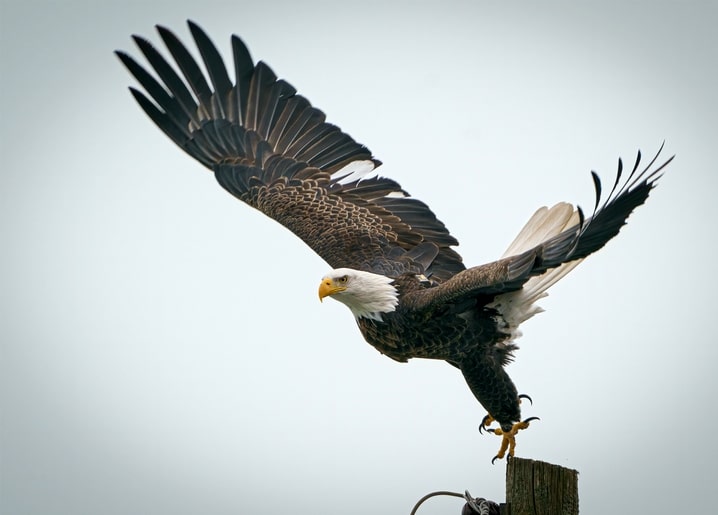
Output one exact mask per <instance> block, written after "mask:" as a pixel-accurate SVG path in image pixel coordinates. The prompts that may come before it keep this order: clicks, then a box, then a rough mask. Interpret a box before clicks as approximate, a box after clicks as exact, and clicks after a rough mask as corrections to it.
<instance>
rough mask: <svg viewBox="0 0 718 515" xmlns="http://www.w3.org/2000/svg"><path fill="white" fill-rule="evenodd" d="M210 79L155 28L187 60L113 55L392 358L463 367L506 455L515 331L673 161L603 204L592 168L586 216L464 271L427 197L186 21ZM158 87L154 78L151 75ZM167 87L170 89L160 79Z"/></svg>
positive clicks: (534, 234)
mask: <svg viewBox="0 0 718 515" xmlns="http://www.w3.org/2000/svg"><path fill="white" fill-rule="evenodd" d="M188 24H189V29H190V32H191V34H192V37H193V39H194V42H195V44H196V45H197V48H198V49H199V55H200V56H201V60H202V62H203V64H204V67H205V69H206V72H207V75H208V77H209V82H208V81H207V78H206V76H205V74H204V72H203V71H202V70H201V69H200V66H199V64H198V63H197V62H196V61H195V59H193V58H192V56H191V55H190V52H189V51H188V50H187V48H186V47H185V46H184V45H183V44H182V43H181V41H180V40H179V39H178V38H177V37H176V36H175V35H174V34H173V33H172V32H170V31H169V30H168V29H166V28H164V27H161V26H158V27H157V30H158V32H159V36H160V38H161V39H162V41H163V42H164V43H165V45H166V47H167V49H168V50H169V53H170V54H171V56H172V58H173V60H174V62H175V64H176V66H173V65H171V64H170V63H169V62H168V61H167V60H166V59H165V58H164V57H163V56H162V55H161V54H160V53H159V52H158V51H157V50H156V49H155V48H154V47H153V46H152V45H151V44H150V43H149V42H148V41H147V40H146V39H144V38H142V37H139V36H134V37H133V39H134V41H135V43H136V44H137V46H138V47H139V50H140V52H141V53H142V54H143V55H144V57H145V58H146V60H147V62H148V63H149V65H150V67H151V68H152V69H153V70H154V75H152V74H150V73H149V72H148V71H147V70H146V69H145V68H143V67H142V66H141V65H140V64H138V62H137V61H136V60H135V59H133V58H132V57H130V56H129V55H128V54H127V53H125V52H122V51H117V55H118V56H119V58H120V60H121V61H122V63H124V65H125V66H126V67H127V68H128V70H129V71H130V73H131V74H132V75H133V76H134V77H135V79H136V80H137V81H138V82H139V84H140V85H141V86H142V87H143V88H144V90H145V93H143V92H141V91H139V90H138V89H135V88H130V91H131V93H132V95H133V96H134V98H135V100H136V101H137V102H138V103H139V105H140V107H141V108H142V109H143V110H144V111H145V113H147V115H148V116H149V117H150V118H151V119H152V121H153V122H154V123H155V124H157V126H158V127H159V128H160V129H162V131H164V132H165V134H166V135H167V136H169V138H170V139H171V140H172V141H174V142H175V143H176V144H177V145H178V146H179V147H180V148H182V149H183V150H184V151H185V152H187V153H188V154H189V155H190V156H192V157H193V158H195V159H196V160H198V161H199V162H200V163H202V164H203V165H204V166H205V167H207V168H209V169H210V170H212V171H213V172H214V176H215V178H216V179H217V181H218V182H219V184H220V185H221V186H222V187H223V188H224V189H225V190H227V191H228V192H229V193H231V194H232V195H234V196H235V197H237V198H238V199H240V200H242V201H243V202H245V203H247V204H249V205H250V206H252V207H254V208H256V209H258V210H260V211H262V212H263V213H264V214H266V215H267V216H270V217H271V218H273V219H275V220H276V221H277V222H279V223H280V224H282V225H284V226H285V227H287V228H288V229H289V230H290V231H292V232H294V233H295V234H296V235H297V236H299V237H300V238H301V239H302V240H304V242H306V243H307V245H309V246H310V247H311V248H312V249H313V250H314V251H315V252H317V253H318V254H319V255H320V256H321V257H322V258H323V259H324V260H325V261H326V262H327V263H328V264H329V265H330V266H331V267H332V268H333V270H332V271H330V272H329V273H328V274H327V275H326V276H325V277H324V278H322V280H321V282H320V286H319V297H320V299H323V298H326V297H330V298H333V299H336V300H338V301H340V302H342V303H344V304H345V305H346V306H348V308H349V309H350V310H351V312H352V313H353V315H354V317H355V319H356V322H357V324H358V326H359V329H360V330H361V333H362V335H363V336H364V338H365V339H366V341H367V342H369V343H370V344H371V345H372V346H374V348H376V349H377V350H378V351H379V352H381V353H382V354H385V355H387V356H389V357H390V358H393V359H395V360H397V361H400V362H406V361H408V360H409V359H410V358H426V359H437V360H444V361H447V362H448V363H450V364H451V365H453V366H454V367H456V368H457V369H459V370H460V371H461V373H462V374H463V376H464V378H465V379H466V382H467V384H468V386H469V388H470V390H471V392H472V393H473V394H474V396H475V397H476V398H477V399H478V401H479V402H480V403H481V404H482V405H483V407H484V408H485V409H486V410H487V412H488V415H487V417H485V418H484V421H483V423H482V425H483V424H485V425H487V426H488V423H489V422H491V421H492V420H495V421H496V422H497V423H498V424H499V426H500V429H499V428H497V429H496V432H499V433H503V434H504V442H503V444H502V450H501V451H500V452H499V454H498V455H497V456H498V457H502V456H503V454H504V452H505V451H506V446H507V445H509V446H511V448H510V449H509V455H511V454H512V453H513V435H515V433H516V431H518V430H519V429H521V428H523V427H525V426H526V424H527V421H524V422H521V410H520V400H521V396H520V395H518V393H517V390H516V387H515V386H514V383H513V382H512V381H511V379H510V378H509V376H508V374H507V373H506V371H505V370H504V367H505V365H506V364H507V363H508V362H509V361H510V360H511V359H512V357H513V353H514V351H515V350H516V348H517V347H516V345H515V343H514V341H515V339H516V338H517V337H518V336H519V335H520V333H519V330H518V328H519V325H520V324H521V323H522V322H524V321H525V320H527V319H528V318H530V317H531V316H533V315H534V314H536V313H538V312H539V311H540V308H539V307H538V306H537V305H536V302H537V301H538V300H539V299H540V298H542V297H544V296H545V295H547V293H546V291H547V289H548V288H549V287H550V286H551V285H553V284H554V283H556V281H558V280H559V279H561V278H562V277H563V276H564V275H566V274H567V273H568V272H569V271H570V270H572V269H573V268H574V267H575V266H576V265H577V264H578V263H580V262H581V260H583V259H584V258H585V257H586V256H588V255H589V254H591V253H593V252H595V251H597V250H599V249H600V248H601V247H603V246H604V245H605V244H606V242H608V240H610V239H611V238H613V237H614V236H615V235H616V234H618V231H619V230H620V228H621V226H623V225H624V224H625V223H626V219H627V218H628V216H629V215H630V214H631V212H632V211H633V210H634V208H636V207H637V206H639V205H641V204H643V203H644V202H645V200H646V199H647V197H648V194H649V192H650V191H651V189H652V188H653V186H654V185H655V183H656V180H657V179H658V178H659V176H660V175H661V170H662V169H663V168H664V167H665V166H666V165H667V164H668V163H669V162H670V161H671V159H672V158H670V159H668V160H666V161H665V162H663V163H660V162H659V161H658V157H659V155H660V152H661V150H659V151H658V153H657V154H656V156H655V157H654V158H653V159H652V160H651V161H650V162H649V163H648V165H647V166H641V165H640V162H641V154H640V152H639V153H638V157H637V159H636V161H635V165H634V166H633V168H632V169H631V170H630V172H628V173H627V174H625V175H626V176H625V178H624V174H623V167H622V164H621V161H620V160H619V167H618V173H617V176H616V180H615V182H614V184H613V187H612V188H611V191H610V193H609V194H608V196H607V198H606V200H605V201H603V202H602V201H601V200H602V194H601V189H602V188H601V182H600V180H599V178H598V176H597V175H596V174H595V173H593V172H592V174H593V182H594V187H595V190H596V203H595V206H594V208H593V211H592V213H591V214H590V216H584V213H583V212H582V211H581V210H580V209H578V208H574V207H573V206H572V205H571V204H567V203H559V204H557V205H555V206H553V207H551V208H547V207H542V208H540V209H538V210H537V211H536V212H535V214H534V215H533V216H532V217H531V218H530V219H529V221H528V222H527V223H526V225H525V226H524V228H523V229H522V230H521V231H520V232H519V234H518V236H517V237H516V239H515V240H514V241H513V243H512V244H511V245H510V246H509V248H508V249H507V251H506V253H505V254H504V255H503V256H502V257H501V258H500V259H498V260H497V261H494V262H492V263H488V264H484V265H480V266H475V267H471V268H466V267H465V266H464V263H463V262H462V258H461V256H460V255H459V254H458V253H457V252H456V250H454V248H453V247H454V246H456V245H458V241H457V240H456V239H455V238H454V237H453V236H452V235H451V234H450V233H449V231H448V230H447V228H446V227H445V226H444V224H443V223H442V222H441V221H439V220H438V219H437V217H436V216H435V215H434V213H433V212H432V211H431V209H429V207H428V206H427V205H426V204H424V203H423V202H421V201H419V200H417V199H415V198H412V197H411V196H410V195H409V194H408V193H407V192H406V191H405V190H403V189H402V188H401V187H400V185H399V184H398V183H397V182H395V181H393V180H391V179H388V178H385V177H381V176H378V175H376V174H375V172H374V170H375V169H376V168H377V167H378V166H379V165H380V164H381V163H380V162H379V161H378V160H377V159H375V158H374V157H373V156H372V154H371V152H370V151H369V150H368V149H367V148H366V147H365V146H363V145H361V144H359V143H357V142H356V141H354V140H353V139H352V138H351V137H350V136H349V135H348V134H346V133H344V132H342V131H341V129H339V128H338V127H337V126H335V125H332V124H330V123H327V122H326V121H325V115H324V113H323V112H322V111H320V110H319V109H317V108H315V107H313V106H312V105H311V104H310V103H309V101H308V100H307V99H305V98H304V97H303V96H301V95H298V94H297V92H296V90H295V89H294V87H292V86H291V85H290V84H289V83H287V82H285V81H284V80H281V79H278V78H277V76H276V75H275V74H274V72H273V71H272V70H271V69H270V68H269V66H267V65H266V64H265V63H263V62H261V61H260V62H258V63H257V64H254V61H253V60H252V58H251V57H250V54H249V51H248V50H247V47H246V46H245V45H244V43H243V42H242V41H241V40H240V39H239V38H238V37H237V36H232V38H231V44H232V53H233V57H234V77H235V79H234V81H232V79H230V77H229V75H228V73H227V69H226V68H225V64H224V62H223V60H222V57H221V56H220V54H219V52H218V51H217V49H216V47H215V46H214V45H213V44H212V42H211V41H210V39H209V37H208V36H207V35H206V34H205V32H204V31H203V30H202V29H201V28H200V27H199V26H197V25H196V24H195V23H193V22H191V21H190V22H188ZM155 77H156V78H155ZM158 79H159V80H158Z"/></svg>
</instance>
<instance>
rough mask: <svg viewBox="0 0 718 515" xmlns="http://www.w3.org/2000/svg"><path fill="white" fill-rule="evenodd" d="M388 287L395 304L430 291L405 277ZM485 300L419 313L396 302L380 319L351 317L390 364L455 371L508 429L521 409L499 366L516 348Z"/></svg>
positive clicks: (426, 285) (424, 283)
mask: <svg viewBox="0 0 718 515" xmlns="http://www.w3.org/2000/svg"><path fill="white" fill-rule="evenodd" d="M394 285H395V287H396V289H397V292H398V295H399V298H400V299H401V298H402V297H404V296H408V297H409V298H410V297H411V295H412V293H413V294H416V295H421V292H422V290H424V289H427V288H431V287H432V286H431V284H430V283H428V282H427V281H421V280H420V279H418V278H417V277H416V276H415V275H411V274H405V275H402V276H400V277H398V278H397V279H396V280H395V282H394ZM488 300H489V298H481V297H479V298H471V299H465V300H462V301H460V302H456V303H447V304H442V305H441V306H435V307H427V308H424V309H412V308H411V306H410V304H409V303H404V302H401V301H399V303H398V305H397V308H396V310H395V311H392V312H388V313H385V314H383V316H382V319H381V320H376V319H370V318H357V324H358V325H359V329H360V330H361V333H362V335H363V336H364V339H365V340H366V341H367V342H368V343H370V344H371V345H372V346H373V347H374V348H375V349H377V350H378V351H379V352H381V353H382V354H385V355H386V356H388V357H390V358H392V359H394V360H396V361H400V362H406V361H408V360H409V359H411V358H425V359H436V360H444V361H447V362H448V363H450V364H452V365H454V366H455V367H457V368H459V369H460V370H461V372H462V373H463V374H464V377H465V378H466V381H467V384H468V386H469V388H470V389H471V391H472V393H473V394H474V396H476V398H477V399H478V400H479V402H480V403H481V404H482V405H483V406H484V408H485V409H486V410H487V411H488V412H489V413H491V414H492V416H493V417H494V418H495V419H496V420H499V421H503V423H504V425H505V426H510V424H511V423H513V422H514V421H518V420H519V418H520V415H521V410H520V408H519V397H518V393H517V391H516V387H515V386H514V383H513V382H512V381H511V379H510V378H509V376H508V374H507V373H506V371H505V370H504V368H503V367H504V366H505V365H506V364H507V363H509V361H511V359H512V357H513V355H512V351H513V350H514V349H516V346H515V345H514V344H513V343H512V342H511V336H512V335H511V332H510V331H507V330H506V328H507V327H508V323H507V322H506V320H505V319H504V318H503V315H502V314H501V313H500V312H499V311H498V310H496V309H495V308H493V307H490V306H488V305H487V303H488V302H487V301H488Z"/></svg>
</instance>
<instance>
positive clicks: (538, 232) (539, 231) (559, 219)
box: [488, 202, 583, 340]
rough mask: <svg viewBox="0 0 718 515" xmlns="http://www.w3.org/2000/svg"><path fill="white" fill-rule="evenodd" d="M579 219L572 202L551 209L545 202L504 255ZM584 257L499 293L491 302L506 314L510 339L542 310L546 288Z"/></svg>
mask: <svg viewBox="0 0 718 515" xmlns="http://www.w3.org/2000/svg"><path fill="white" fill-rule="evenodd" d="M578 222H579V216H578V211H577V210H576V209H575V208H574V207H573V206H572V205H571V204H568V203H566V202H560V203H558V204H556V205H555V206H553V207H552V208H550V209H549V208H547V207H545V206H544V207H541V208H539V209H538V210H537V211H536V212H535V213H534V214H533V216H531V218H529V221H528V222H526V225H524V227H523V229H521V231H520V232H519V234H518V236H516V239H514V241H513V242H512V243H511V245H509V248H508V249H507V250H506V252H504V255H503V256H502V257H508V256H514V255H516V254H520V253H522V252H525V251H527V250H529V249H531V248H533V247H535V246H536V245H539V244H541V243H542V242H544V241H546V240H547V239H548V238H551V237H553V236H556V235H557V234H560V233H561V232H563V231H564V230H566V229H568V228H570V227H572V226H574V225H577V224H578ZM581 261H583V260H582V259H577V260H575V261H571V262H569V263H564V264H563V265H561V266H559V267H557V268H552V269H551V270H547V271H546V272H545V273H543V274H541V275H539V276H536V277H532V278H531V279H529V280H528V281H526V283H525V284H524V286H523V288H522V289H520V290H517V291H513V292H510V293H504V294H502V295H498V296H497V297H496V299H494V301H493V302H492V303H491V304H489V305H488V306H489V307H491V308H494V309H496V310H497V311H498V312H499V313H501V315H502V316H503V318H504V320H505V321H506V326H505V327H503V329H504V330H505V331H507V332H508V333H510V335H511V340H514V339H516V338H518V337H520V336H521V331H519V330H518V328H519V325H521V323H523V322H525V321H526V320H528V319H529V318H531V317H532V316H534V315H535V314H537V313H541V312H542V311H543V309H541V307H539V306H537V305H536V304H535V302H537V301H538V300H539V299H541V298H543V297H546V296H547V295H548V292H547V290H548V289H549V288H550V287H551V286H553V285H554V284H556V283H557V282H558V281H559V280H560V279H561V278H562V277H563V276H565V275H566V274H567V273H569V272H570V271H571V270H573V269H574V268H575V267H576V266H577V265H578V264H579V263H580V262H581Z"/></svg>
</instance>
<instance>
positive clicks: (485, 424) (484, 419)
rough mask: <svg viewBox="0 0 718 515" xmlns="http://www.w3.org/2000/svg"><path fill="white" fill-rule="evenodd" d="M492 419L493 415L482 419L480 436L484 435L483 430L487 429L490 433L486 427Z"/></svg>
mask: <svg viewBox="0 0 718 515" xmlns="http://www.w3.org/2000/svg"><path fill="white" fill-rule="evenodd" d="M490 418H491V415H486V416H485V417H484V418H482V419H481V425H480V426H479V434H481V433H483V430H484V429H486V430H487V431H490V429H489V428H488V427H486V426H487V425H488V424H487V421H488V420H489V419H490Z"/></svg>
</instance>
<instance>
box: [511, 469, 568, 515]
mask: <svg viewBox="0 0 718 515" xmlns="http://www.w3.org/2000/svg"><path fill="white" fill-rule="evenodd" d="M501 513H502V515H578V472H577V471H576V470H572V469H567V468H564V467H561V466H559V465H552V464H551V463H546V462H543V461H535V460H527V459H524V458H511V459H510V460H509V462H508V464H507V465H506V506H505V507H504V506H502V511H501Z"/></svg>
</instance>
